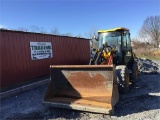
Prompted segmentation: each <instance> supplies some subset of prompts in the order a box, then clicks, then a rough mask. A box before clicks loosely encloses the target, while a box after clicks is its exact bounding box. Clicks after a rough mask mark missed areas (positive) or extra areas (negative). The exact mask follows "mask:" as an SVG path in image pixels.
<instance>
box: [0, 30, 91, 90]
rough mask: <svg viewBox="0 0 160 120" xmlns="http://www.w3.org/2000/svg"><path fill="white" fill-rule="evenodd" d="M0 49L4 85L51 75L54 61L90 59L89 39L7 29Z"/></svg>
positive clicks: (73, 62) (85, 61) (1, 35)
mask: <svg viewBox="0 0 160 120" xmlns="http://www.w3.org/2000/svg"><path fill="white" fill-rule="evenodd" d="M35 44H36V45H35ZM47 44H49V45H48V46H47ZM43 45H44V46H43ZM0 50H1V51H0V60H1V88H4V87H9V86H12V85H16V84H19V83H23V82H26V81H29V80H32V79H35V78H38V77H41V76H45V75H49V73H50V69H49V67H50V65H83V64H88V63H89V59H90V42H89V39H85V38H76V37H68V36H58V35H51V34H41V33H31V32H22V31H13V30H4V29H1V30H0ZM49 50H50V51H49ZM35 56H36V57H35ZM46 56H48V57H47V58H43V57H46Z"/></svg>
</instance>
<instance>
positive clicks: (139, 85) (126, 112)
mask: <svg viewBox="0 0 160 120" xmlns="http://www.w3.org/2000/svg"><path fill="white" fill-rule="evenodd" d="M146 62H147V60H146ZM156 62H157V61H156ZM147 63H150V64H152V66H150V67H151V69H152V67H154V65H155V66H156V67H157V68H158V67H159V66H158V64H159V65H160V61H158V62H157V63H158V64H155V63H153V62H152V61H151V62H147ZM144 65H145V66H144ZM144 65H143V66H141V67H144V68H145V67H146V64H144ZM148 67H149V66H148ZM155 69H156V68H155ZM144 70H145V71H144V72H143V71H140V75H139V79H138V81H137V82H136V83H135V84H134V85H132V86H130V91H129V93H128V94H125V95H120V100H119V102H118V103H117V105H116V106H115V114H114V115H113V116H109V115H103V114H95V113H89V112H82V111H74V110H67V109H60V108H53V107H46V106H44V105H42V101H43V97H44V94H45V91H46V88H47V85H44V86H41V87H38V88H35V89H32V90H29V91H27V92H24V93H21V94H19V95H17V96H12V97H9V98H6V99H2V100H1V102H0V103H1V104H0V113H1V114H0V119H1V120H2V119H21V120H22V119H56V120H65V119H77V120H79V119H80V120H88V119H90V120H106V119H107V120H110V119H111V120H160V72H159V71H158V69H157V72H155V71H154V72H146V69H144ZM148 71H150V69H148Z"/></svg>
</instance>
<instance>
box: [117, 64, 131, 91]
mask: <svg viewBox="0 0 160 120" xmlns="http://www.w3.org/2000/svg"><path fill="white" fill-rule="evenodd" d="M116 73H117V82H118V88H119V93H122V94H126V93H128V91H129V73H128V68H127V66H126V65H118V66H116Z"/></svg>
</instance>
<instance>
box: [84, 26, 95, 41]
mask: <svg viewBox="0 0 160 120" xmlns="http://www.w3.org/2000/svg"><path fill="white" fill-rule="evenodd" d="M97 31H98V29H97V28H91V29H90V30H89V31H88V32H86V33H85V37H86V38H88V39H92V37H93V36H94V35H97Z"/></svg>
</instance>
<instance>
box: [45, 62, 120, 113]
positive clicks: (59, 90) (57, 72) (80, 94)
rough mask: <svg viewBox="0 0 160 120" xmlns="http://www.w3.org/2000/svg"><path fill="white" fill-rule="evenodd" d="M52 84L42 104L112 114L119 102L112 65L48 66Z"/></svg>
mask: <svg viewBox="0 0 160 120" xmlns="http://www.w3.org/2000/svg"><path fill="white" fill-rule="evenodd" d="M50 68H51V81H50V83H49V86H48V88H47V91H46V94H45V97H44V102H43V103H44V104H47V105H49V106H53V107H59V108H67V109H75V110H81V111H89V112H96V113H103V114H112V113H113V108H114V106H115V104H116V103H117V102H118V100H119V93H118V83H117V77H116V74H115V67H114V66H113V65H67V66H50Z"/></svg>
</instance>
